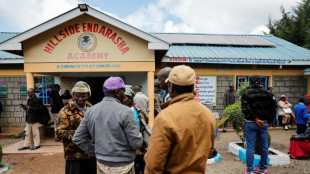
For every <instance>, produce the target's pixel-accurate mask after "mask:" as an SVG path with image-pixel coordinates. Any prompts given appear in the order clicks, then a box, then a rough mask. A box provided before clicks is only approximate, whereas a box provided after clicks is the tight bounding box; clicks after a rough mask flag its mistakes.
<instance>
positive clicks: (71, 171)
mask: <svg viewBox="0 0 310 174" xmlns="http://www.w3.org/2000/svg"><path fill="white" fill-rule="evenodd" d="M72 96H73V97H72V98H73V99H70V100H69V104H67V105H66V106H65V107H63V108H62V109H61V110H60V112H59V115H60V123H59V124H58V126H59V127H58V128H57V131H56V138H58V139H60V140H62V142H63V146H64V153H65V160H66V167H65V173H66V174H76V173H80V174H82V173H87V174H96V173H97V165H96V164H97V161H96V158H95V156H94V155H90V154H89V153H86V152H85V151H83V150H81V149H80V148H79V147H78V146H77V145H75V144H73V142H72V137H73V135H74V134H75V132H76V130H77V128H78V127H79V126H80V125H81V122H82V120H83V119H84V115H85V112H86V111H87V110H89V109H90V107H91V106H92V105H91V104H90V103H89V102H88V101H87V99H88V98H89V97H90V96H91V90H90V87H89V85H88V84H87V83H86V82H83V81H79V82H77V83H76V84H75V85H74V87H73V89H72ZM85 139H87V140H90V138H89V137H86V138H85Z"/></svg>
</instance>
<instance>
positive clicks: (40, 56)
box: [0, 6, 310, 127]
mask: <svg viewBox="0 0 310 174" xmlns="http://www.w3.org/2000/svg"><path fill="white" fill-rule="evenodd" d="M0 50H1V51H0V101H1V103H2V106H3V108H4V111H3V112H2V113H1V118H0V124H1V125H2V126H14V127H24V126H25V112H24V111H23V110H21V108H20V104H21V103H26V99H27V96H26V95H27V94H26V90H27V88H35V89H36V94H37V95H38V96H39V97H41V98H42V99H43V102H44V104H49V98H48V91H49V90H50V88H51V86H52V85H53V84H55V83H57V84H60V86H61V93H63V92H64V90H70V91H71V89H72V87H73V85H74V84H75V83H76V82H77V81H80V80H83V81H86V82H87V83H88V84H89V85H90V86H91V90H92V96H91V98H90V99H89V100H90V102H91V103H93V104H95V103H98V102H100V101H101V100H102V97H103V92H102V84H103V82H104V81H105V80H106V79H107V78H108V77H110V76H120V77H122V78H123V79H124V81H125V83H126V84H132V85H142V92H143V93H144V94H146V95H147V96H148V97H149V99H150V105H151V109H150V110H151V113H150V115H149V117H150V123H151V124H152V122H153V118H154V117H153V115H154V113H153V111H154V82H156V75H157V73H158V71H159V70H160V69H161V68H163V67H166V66H170V67H173V66H175V65H180V64H186V65H189V66H191V67H192V68H193V69H194V70H195V72H196V74H197V77H196V84H195V88H196V91H197V92H198V93H199V98H200V100H201V101H202V102H203V103H205V102H212V103H213V109H214V111H217V112H219V113H220V114H221V113H222V112H223V109H224V108H223V100H222V98H223V95H224V92H225V91H226V90H228V86H229V84H234V85H235V87H236V88H238V87H239V85H240V84H241V82H244V81H248V80H249V76H251V75H254V74H257V75H260V76H261V79H262V82H263V83H262V84H263V86H264V87H265V88H267V87H269V86H272V87H273V89H274V91H273V92H274V94H275V96H276V97H277V98H279V97H280V96H281V95H283V94H285V95H286V96H287V97H288V101H289V102H291V103H292V104H297V103H298V99H299V98H300V97H302V96H304V95H305V94H308V93H310V89H309V84H310V81H309V79H308V77H309V74H310V73H309V72H310V70H309V69H307V68H309V65H310V51H309V50H307V49H304V48H301V47H299V46H297V45H294V44H292V43H290V42H287V41H285V40H283V39H280V38H277V37H275V36H271V35H225V34H193V33H147V32H144V31H141V30H139V29H137V28H135V27H134V26H131V25H129V24H126V23H124V22H122V21H120V20H118V19H115V18H113V17H111V16H109V15H107V14H105V13H102V12H100V11H98V10H96V9H94V8H92V7H89V6H87V8H86V9H85V8H84V9H82V8H79V7H77V8H74V9H72V10H70V11H68V12H66V13H64V14H62V15H60V16H57V17H55V18H53V19H51V20H49V21H46V22H44V23H42V24H40V25H38V26H35V27H33V28H31V29H29V30H27V31H24V32H22V33H7V32H0Z"/></svg>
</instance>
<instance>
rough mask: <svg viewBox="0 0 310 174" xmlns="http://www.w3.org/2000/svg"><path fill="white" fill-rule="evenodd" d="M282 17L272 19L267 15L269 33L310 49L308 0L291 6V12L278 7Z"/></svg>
mask: <svg viewBox="0 0 310 174" xmlns="http://www.w3.org/2000/svg"><path fill="white" fill-rule="evenodd" d="M280 10H281V13H282V18H281V19H279V20H275V21H273V20H272V19H271V17H269V20H268V24H267V27H268V28H269V30H270V32H269V34H272V35H275V36H277V37H280V38H282V39H284V40H287V41H289V42H292V43H294V44H296V45H299V46H302V47H304V48H307V49H310V0H302V1H301V2H300V3H297V5H296V6H294V7H292V13H290V12H286V11H285V9H284V8H283V6H281V8H280Z"/></svg>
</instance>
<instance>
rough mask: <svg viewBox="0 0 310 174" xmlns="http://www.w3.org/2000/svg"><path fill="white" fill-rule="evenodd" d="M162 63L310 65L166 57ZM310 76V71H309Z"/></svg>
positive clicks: (289, 62) (275, 61)
mask: <svg viewBox="0 0 310 174" xmlns="http://www.w3.org/2000/svg"><path fill="white" fill-rule="evenodd" d="M162 62H166V63H210V64H239V65H310V61H288V60H273V59H268V60H267V59H242V58H188V57H167V56H164V57H163V59H162ZM309 74H310V70H309Z"/></svg>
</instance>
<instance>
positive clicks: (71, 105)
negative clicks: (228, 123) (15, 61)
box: [19, 65, 215, 174]
mask: <svg viewBox="0 0 310 174" xmlns="http://www.w3.org/2000/svg"><path fill="white" fill-rule="evenodd" d="M161 74H162V76H161ZM195 76H196V75H195V72H194V70H193V69H192V68H190V67H189V66H185V65H181V66H176V67H174V68H164V69H163V71H162V72H160V73H159V77H160V81H159V85H160V87H161V88H162V89H164V90H165V91H166V92H165V94H164V96H163V97H161V96H160V94H159V93H158V89H157V91H156V90H155V91H154V92H155V97H154V98H155V99H154V100H155V104H156V106H155V110H156V112H157V114H156V119H155V120H154V124H153V128H152V134H151V136H146V135H145V132H149V133H150V131H145V130H148V129H149V125H148V121H149V119H148V113H149V112H150V106H149V105H150V103H149V99H148V97H147V96H146V95H144V94H143V93H142V92H141V88H142V86H139V85H136V86H131V85H125V83H124V81H123V79H122V78H120V77H110V78H108V79H107V80H106V81H105V82H104V84H103V92H104V97H103V99H102V101H101V102H99V103H97V104H95V105H93V106H92V104H91V103H89V102H88V101H87V100H88V99H89V97H90V96H91V89H90V87H89V85H88V84H87V83H86V82H83V81H79V82H77V83H76V84H75V85H74V87H73V88H72V90H71V94H70V92H69V91H65V93H64V94H63V95H61V96H60V95H59V90H60V86H59V85H58V84H55V85H54V86H53V90H52V92H51V93H50V95H49V96H50V100H51V106H52V107H51V111H52V112H51V115H52V116H53V122H54V124H55V139H56V140H57V141H60V142H62V143H63V147H64V157H65V160H66V164H65V173H68V174H69V173H74V174H79V173H81V174H82V173H97V168H98V171H99V173H109V174H110V173H124V174H127V173H128V174H134V173H139V174H140V173H204V172H205V171H206V161H207V159H208V157H209V156H210V154H211V152H212V151H213V148H214V140H215V117H214V115H213V113H212V112H211V111H210V110H209V109H207V107H205V106H204V105H202V104H201V103H200V102H198V101H197V100H196V97H195V95H194V83H195ZM28 97H29V98H28V101H27V104H26V105H22V106H21V107H22V108H23V109H24V110H26V121H27V124H26V129H25V130H26V138H25V143H24V145H23V147H21V148H19V150H26V149H30V150H35V149H38V148H40V138H39V134H38V120H36V119H38V118H39V114H40V106H42V105H43V104H42V100H41V99H39V98H38V97H36V95H35V90H34V89H33V88H30V89H28ZM163 101H165V103H163ZM189 106H190V107H189ZM197 110H199V112H196V111H197ZM188 154H191V155H188ZM179 159H182V160H179Z"/></svg>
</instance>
